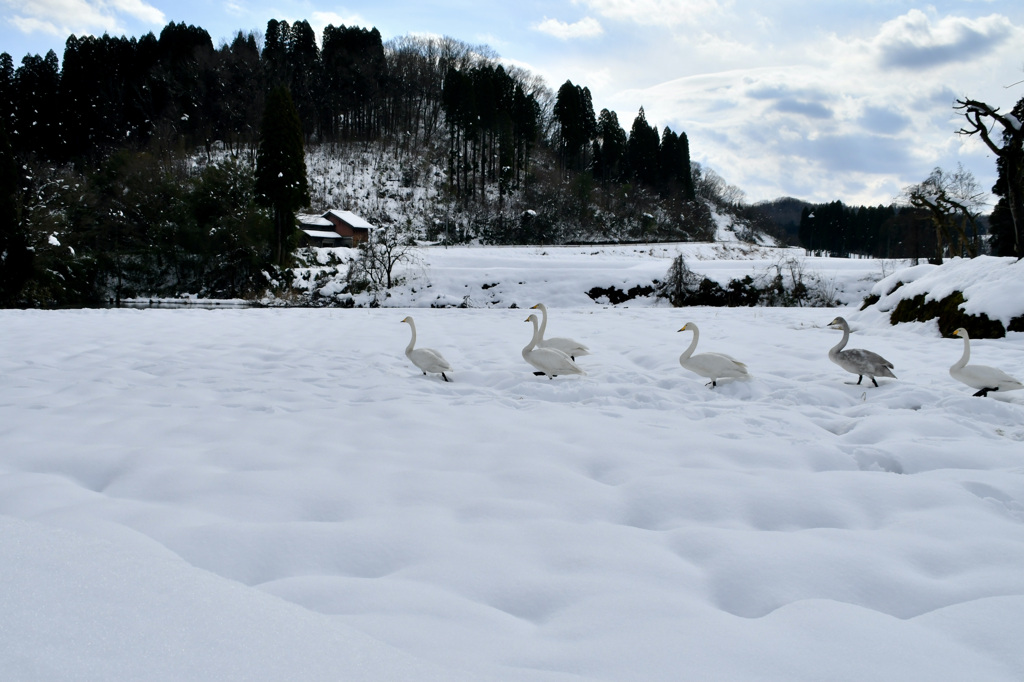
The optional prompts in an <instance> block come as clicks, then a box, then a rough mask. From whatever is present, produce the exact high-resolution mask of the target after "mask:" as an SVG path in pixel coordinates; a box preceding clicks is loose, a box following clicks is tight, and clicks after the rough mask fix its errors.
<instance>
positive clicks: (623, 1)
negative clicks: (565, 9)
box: [573, 0, 732, 26]
mask: <svg viewBox="0 0 1024 682" xmlns="http://www.w3.org/2000/svg"><path fill="white" fill-rule="evenodd" d="M573 4H576V5H585V6H586V7H588V8H590V9H591V10H593V11H594V12H597V13H598V14H600V15H601V16H603V17H606V18H608V19H613V20H616V21H631V22H634V23H637V24H641V25H644V26H651V25H661V26H674V25H678V24H693V23H696V22H697V21H698V20H700V19H702V18H704V17H707V16H708V15H712V14H718V13H721V12H722V11H724V10H725V9H726V8H727V7H729V6H731V5H732V0H573Z"/></svg>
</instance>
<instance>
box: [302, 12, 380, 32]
mask: <svg viewBox="0 0 1024 682" xmlns="http://www.w3.org/2000/svg"><path fill="white" fill-rule="evenodd" d="M309 24H310V26H312V27H313V28H314V29H316V32H317V33H318V34H319V33H322V32H323V29H324V27H326V26H363V27H365V26H367V25H368V24H367V22H366V20H365V19H363V18H362V17H361V16H359V15H358V14H349V15H347V16H345V15H342V14H338V13H337V12H313V13H312V14H311V15H310V20H309Z"/></svg>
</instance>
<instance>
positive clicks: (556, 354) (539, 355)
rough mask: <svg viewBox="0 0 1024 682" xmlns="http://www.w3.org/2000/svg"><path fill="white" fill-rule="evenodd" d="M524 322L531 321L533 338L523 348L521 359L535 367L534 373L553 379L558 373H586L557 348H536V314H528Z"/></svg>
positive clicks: (538, 339) (538, 333) (537, 332)
mask: <svg viewBox="0 0 1024 682" xmlns="http://www.w3.org/2000/svg"><path fill="white" fill-rule="evenodd" d="M524 322H533V338H532V339H530V343H528V344H526V346H525V347H524V348H523V360H526V361H527V362H528V363H530V364H531V365H533V366H534V367H536V368H537V370H538V371H536V372H534V374H536V375H538V376H539V375H541V374H546V375H547V376H548V378H549V379H554V378H555V377H556V376H558V375H559V374H586V372H584V371H583V369H582V368H580V367H579V366H578V365H577V364H576V363H575V362H573V361H572V358H571V357H569V356H568V355H567V354H565V353H563V352H562V351H560V350H558V349H557V348H538V347H537V342H538V341H540V328H539V327H538V326H537V316H536V315H530V316H529V317H528V318H526V319H525V320H524Z"/></svg>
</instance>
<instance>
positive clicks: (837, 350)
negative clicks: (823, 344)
mask: <svg viewBox="0 0 1024 682" xmlns="http://www.w3.org/2000/svg"><path fill="white" fill-rule="evenodd" d="M828 326H829V327H831V328H832V329H841V330H842V332H843V338H842V339H841V340H840V341H839V343H837V344H836V345H835V346H833V347H832V349H831V350H830V351H829V352H828V359H829V360H831V361H832V362H834V363H836V364H837V365H839V366H840V367H842V368H843V369H845V370H846V371H847V372H850V373H851V374H856V375H857V384H858V385H860V382H861V381H862V380H863V379H864V377H868V378H869V379H871V383H873V384H874V385H875V386H876V387H877V386H878V382H877V381H876V380H875V377H876V376H878V377H892V378H893V379H895V378H896V375H895V374H893V373H892V368H893V364H892V363H891V362H889V361H888V360H886V359H885V358H883V357H882V356H881V355H879V354H878V353H872V352H871V351H869V350H864V349H863V348H850V349H848V350H843V348H845V347H846V343H847V342H848V341H849V340H850V325H849V324H847V323H846V320H845V319H843V318H842V317H837V318H836V319H834V320H832V321H831V322H829V323H828Z"/></svg>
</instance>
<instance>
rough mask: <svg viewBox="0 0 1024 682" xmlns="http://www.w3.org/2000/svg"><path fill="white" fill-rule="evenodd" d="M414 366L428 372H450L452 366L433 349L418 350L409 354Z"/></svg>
mask: <svg viewBox="0 0 1024 682" xmlns="http://www.w3.org/2000/svg"><path fill="white" fill-rule="evenodd" d="M409 359H410V360H412V364H414V365H416V366H417V367H419V368H420V369H422V370H424V371H427V372H450V371H452V366H451V365H449V364H448V361H447V360H445V359H444V357H443V356H442V355H441V354H440V353H438V352H437V351H436V350H434V349H433V348H416V349H414V350H413V351H412V352H410V353H409Z"/></svg>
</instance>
